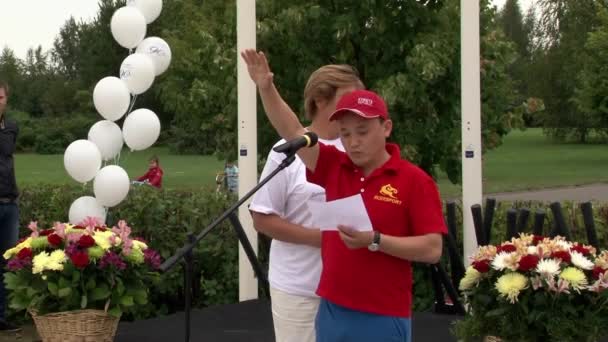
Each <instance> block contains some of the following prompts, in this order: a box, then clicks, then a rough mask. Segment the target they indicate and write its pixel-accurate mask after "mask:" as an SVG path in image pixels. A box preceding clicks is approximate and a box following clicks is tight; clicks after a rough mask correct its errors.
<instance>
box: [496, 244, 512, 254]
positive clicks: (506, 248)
mask: <svg viewBox="0 0 608 342" xmlns="http://www.w3.org/2000/svg"><path fill="white" fill-rule="evenodd" d="M516 250H517V248H515V246H513V245H512V244H510V243H507V244H504V245H502V246H498V248H497V249H496V253H500V252H506V253H511V252H515V251H516Z"/></svg>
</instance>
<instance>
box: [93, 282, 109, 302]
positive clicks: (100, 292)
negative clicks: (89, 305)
mask: <svg viewBox="0 0 608 342" xmlns="http://www.w3.org/2000/svg"><path fill="white" fill-rule="evenodd" d="M111 294H112V293H111V292H110V289H109V288H108V285H106V284H102V285H101V286H100V287H97V288H95V289H93V291H91V300H92V301H98V300H103V299H107V298H108V297H110V295H111Z"/></svg>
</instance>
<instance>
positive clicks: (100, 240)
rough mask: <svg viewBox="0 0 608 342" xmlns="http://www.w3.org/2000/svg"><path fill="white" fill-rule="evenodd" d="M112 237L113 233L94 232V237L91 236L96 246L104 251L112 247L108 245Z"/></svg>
mask: <svg viewBox="0 0 608 342" xmlns="http://www.w3.org/2000/svg"><path fill="white" fill-rule="evenodd" d="M112 235H114V233H112V232H111V231H105V232H96V233H95V235H93V240H95V243H96V244H97V246H99V247H101V248H103V249H104V250H108V249H110V247H112V244H111V243H110V237H111V236H112Z"/></svg>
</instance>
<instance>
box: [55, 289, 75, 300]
mask: <svg viewBox="0 0 608 342" xmlns="http://www.w3.org/2000/svg"><path fill="white" fill-rule="evenodd" d="M71 293H72V288H71V287H64V288H62V289H59V291H57V296H58V297H59V298H63V297H67V296H69V295H70V294H71Z"/></svg>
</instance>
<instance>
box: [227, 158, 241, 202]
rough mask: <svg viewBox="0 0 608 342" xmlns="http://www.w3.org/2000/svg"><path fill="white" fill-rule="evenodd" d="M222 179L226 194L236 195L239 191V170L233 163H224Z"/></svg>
mask: <svg viewBox="0 0 608 342" xmlns="http://www.w3.org/2000/svg"><path fill="white" fill-rule="evenodd" d="M224 177H225V178H224V179H225V182H226V189H227V190H228V192H231V193H234V194H236V193H237V192H238V191H239V168H238V167H237V166H236V164H235V163H234V162H231V161H229V162H226V165H225V167H224Z"/></svg>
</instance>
